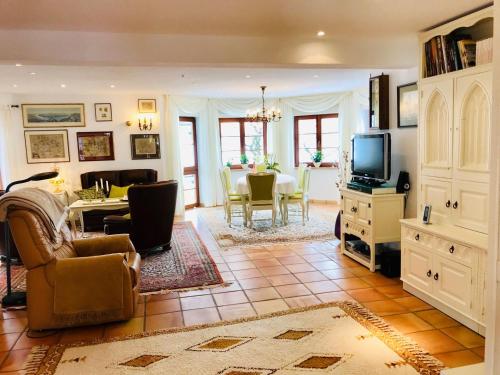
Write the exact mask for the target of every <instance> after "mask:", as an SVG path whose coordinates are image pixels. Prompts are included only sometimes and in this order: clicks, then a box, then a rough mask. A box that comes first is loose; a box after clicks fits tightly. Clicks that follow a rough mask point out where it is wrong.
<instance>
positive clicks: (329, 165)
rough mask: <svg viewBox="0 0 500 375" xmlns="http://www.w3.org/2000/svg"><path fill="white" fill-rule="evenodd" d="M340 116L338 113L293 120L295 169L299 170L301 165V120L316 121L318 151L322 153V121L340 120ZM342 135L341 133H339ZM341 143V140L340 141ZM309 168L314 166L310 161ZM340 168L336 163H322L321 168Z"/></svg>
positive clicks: (305, 116)
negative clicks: (328, 119) (327, 119)
mask: <svg viewBox="0 0 500 375" xmlns="http://www.w3.org/2000/svg"><path fill="white" fill-rule="evenodd" d="M338 117H339V114H338V113H328V114H323V115H300V116H294V118H293V143H294V153H295V155H294V160H295V167H296V168H297V167H298V166H299V164H300V160H299V121H300V120H311V119H314V120H316V150H318V151H321V150H322V147H321V146H322V145H321V141H322V134H321V120H322V119H325V118H338ZM339 135H340V131H339ZM339 141H340V139H339ZM305 164H307V166H309V167H312V166H314V164H313V162H312V161H308V162H307V163H305ZM332 167H335V168H338V163H335V162H321V165H320V168H332Z"/></svg>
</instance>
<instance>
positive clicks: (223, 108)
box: [165, 92, 368, 215]
mask: <svg viewBox="0 0 500 375" xmlns="http://www.w3.org/2000/svg"><path fill="white" fill-rule="evenodd" d="M165 103H166V110H165V113H166V121H165V123H166V141H165V144H166V156H167V160H166V163H167V166H166V174H167V176H166V177H167V178H169V179H176V180H177V181H178V182H179V192H178V197H177V208H176V214H177V215H182V214H183V213H184V195H183V183H182V179H183V167H182V160H181V152H182V150H181V149H180V145H179V131H178V128H179V116H193V117H196V118H197V134H198V163H199V178H200V200H201V203H202V204H203V205H204V206H206V207H210V206H215V205H220V204H222V189H221V188H222V187H221V186H220V181H219V178H218V173H219V169H220V168H221V167H222V161H221V159H220V155H221V145H220V134H219V118H221V117H244V116H245V115H246V112H247V111H248V110H249V109H250V110H252V109H259V108H260V107H261V105H262V101H261V99H260V98H250V99H207V98H195V97H181V96H167V97H166V100H165ZM367 105H368V100H367V99H366V97H365V96H364V95H363V94H361V93H358V92H343V93H335V94H325V95H313V96H301V97H291V98H280V99H272V98H271V99H268V100H267V101H266V107H268V108H272V107H279V108H280V109H281V111H282V114H283V118H282V119H281V121H280V122H279V123H270V124H269V126H268V153H273V154H274V155H275V156H276V159H277V161H278V162H279V163H280V165H281V168H282V170H283V172H285V173H292V172H293V168H294V162H293V160H294V144H293V139H294V135H293V117H294V116H295V114H296V113H297V112H300V113H311V114H314V113H325V112H327V111H333V112H338V113H339V126H340V129H341V138H342V142H341V148H343V149H347V150H348V149H349V140H350V137H351V135H352V134H353V133H354V132H355V131H356V129H359V127H360V124H362V120H361V113H362V112H361V111H362V109H363V108H364V107H366V106H367Z"/></svg>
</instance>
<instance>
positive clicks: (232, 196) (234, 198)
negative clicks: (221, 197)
mask: <svg viewBox="0 0 500 375" xmlns="http://www.w3.org/2000/svg"><path fill="white" fill-rule="evenodd" d="M229 200H230V201H232V202H237V201H241V195H230V196H229Z"/></svg>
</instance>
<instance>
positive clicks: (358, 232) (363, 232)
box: [342, 218, 371, 242]
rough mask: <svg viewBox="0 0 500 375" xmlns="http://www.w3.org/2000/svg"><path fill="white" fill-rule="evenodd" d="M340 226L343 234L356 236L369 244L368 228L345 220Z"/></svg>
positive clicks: (369, 232) (369, 233) (369, 234)
mask: <svg viewBox="0 0 500 375" xmlns="http://www.w3.org/2000/svg"><path fill="white" fill-rule="evenodd" d="M342 225H343V226H344V228H343V230H344V232H346V233H350V234H353V235H355V236H358V237H359V238H360V239H362V240H363V241H365V242H370V239H371V231H370V228H369V227H365V226H363V225H360V224H357V223H354V222H353V221H351V220H345V218H344V219H343V220H342Z"/></svg>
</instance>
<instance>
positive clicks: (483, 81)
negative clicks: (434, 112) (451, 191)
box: [453, 72, 492, 182]
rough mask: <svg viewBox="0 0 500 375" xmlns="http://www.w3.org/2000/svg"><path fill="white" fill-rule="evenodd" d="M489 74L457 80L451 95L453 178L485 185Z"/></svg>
mask: <svg viewBox="0 0 500 375" xmlns="http://www.w3.org/2000/svg"><path fill="white" fill-rule="evenodd" d="M491 81H492V79H491V72H486V73H481V74H474V75H471V76H465V77H461V78H458V79H457V81H456V90H455V91H456V92H455V105H454V108H455V116H454V126H455V129H454V140H453V144H454V147H453V177H454V178H457V179H460V180H468V181H475V182H488V178H489V171H490V156H489V155H490V134H491V96H492V94H491V85H492V82H491Z"/></svg>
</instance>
